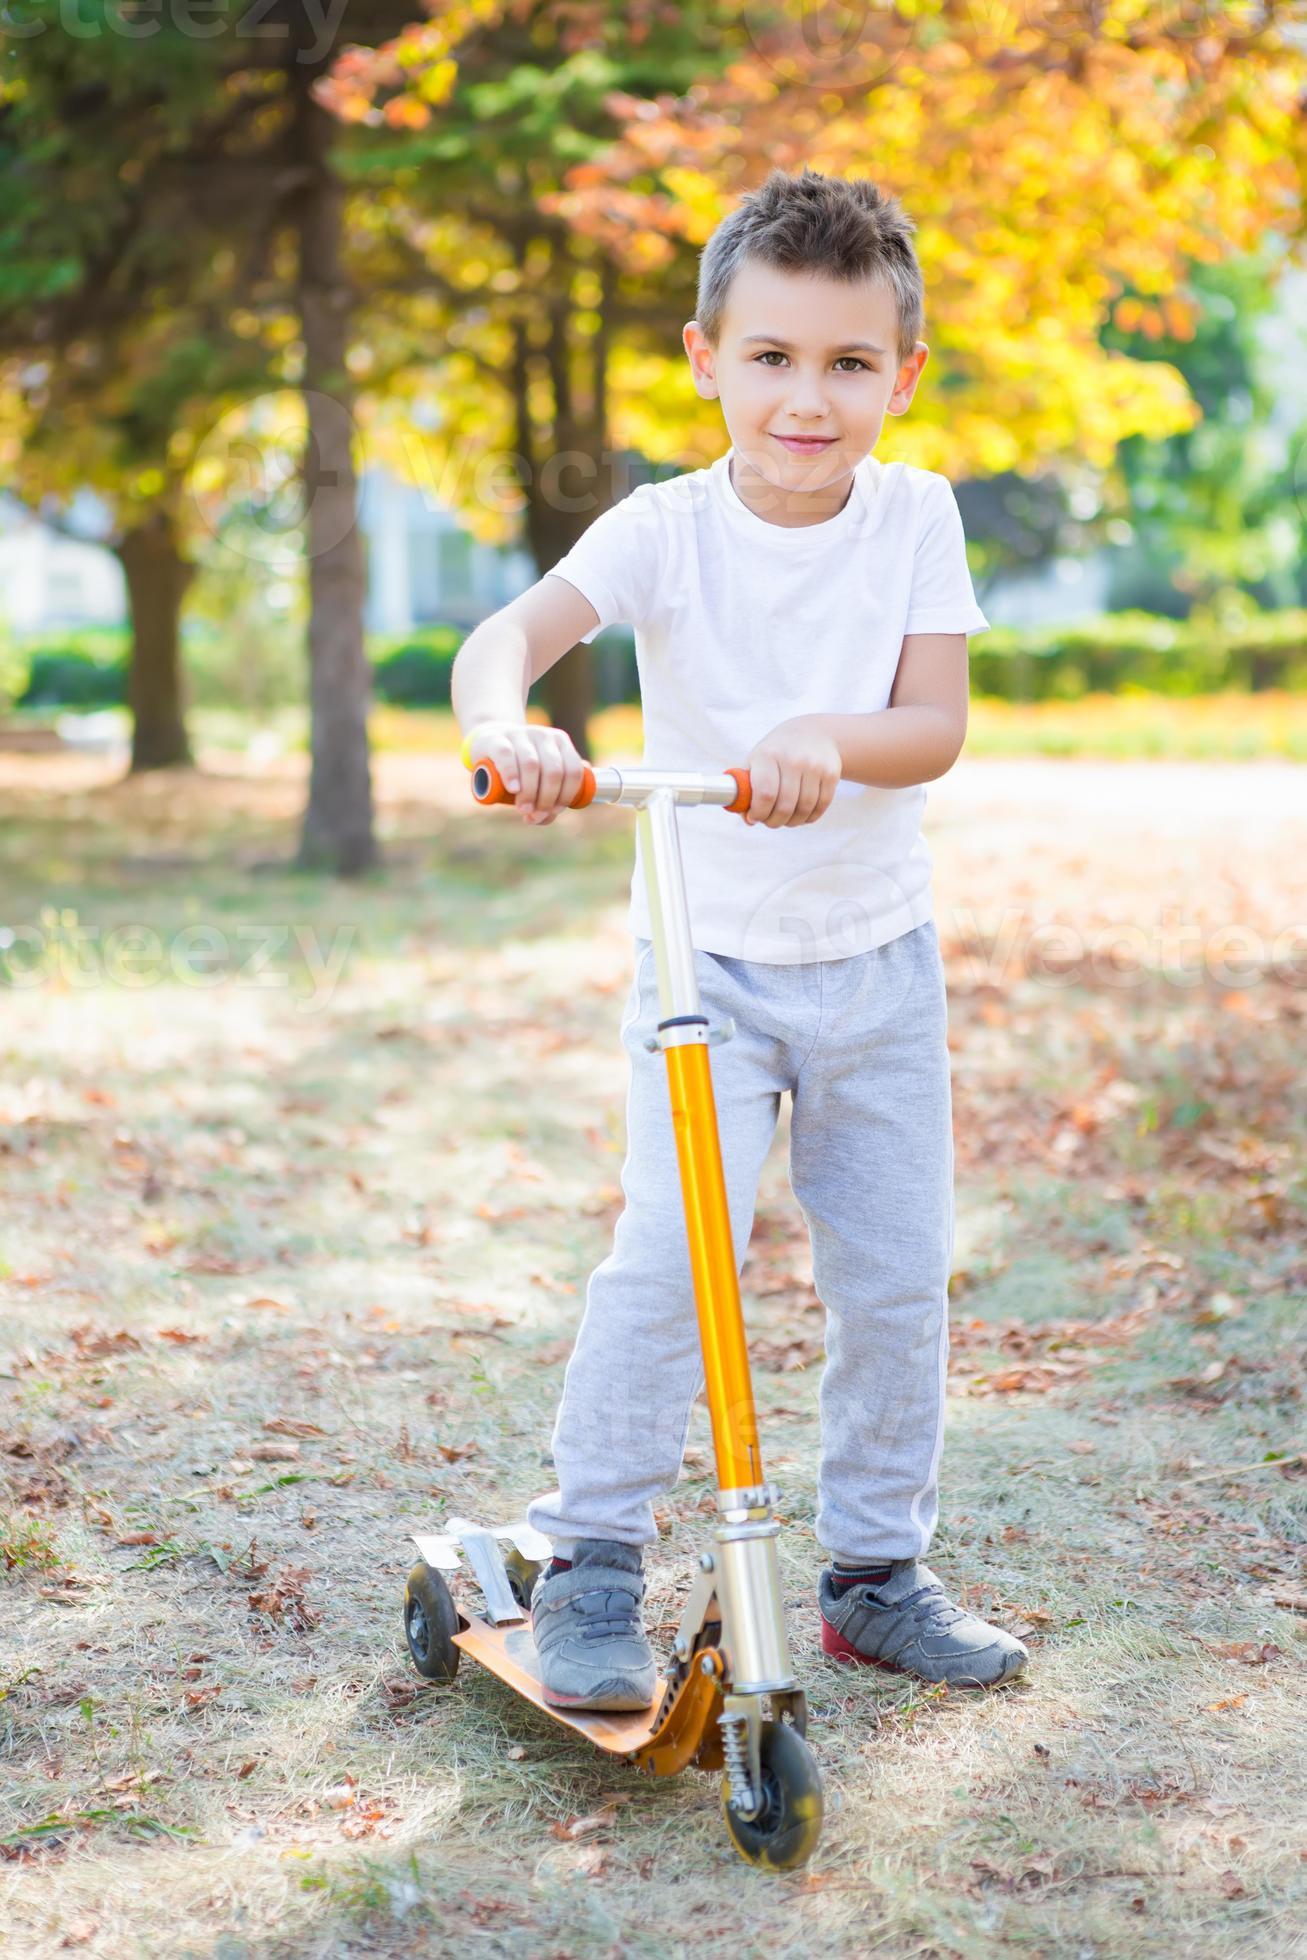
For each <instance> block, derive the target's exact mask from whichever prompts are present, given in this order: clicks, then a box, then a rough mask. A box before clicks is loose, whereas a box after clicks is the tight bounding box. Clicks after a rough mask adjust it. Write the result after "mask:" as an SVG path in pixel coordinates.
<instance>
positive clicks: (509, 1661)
mask: <svg viewBox="0 0 1307 1960" xmlns="http://www.w3.org/2000/svg"><path fill="white" fill-rule="evenodd" d="M458 1623H459V1631H458V1632H457V1633H456V1634H455V1635H454V1645H455V1646H456V1647H460V1648H461V1649H462V1651H463V1652H464V1653H465V1654H470V1655H471V1656H472V1658H473V1660H475V1661H477V1662H479V1663H480V1665H481V1666H482V1667H485V1668H489V1670H490V1672H491V1673H492V1674H497V1675H498V1676H499V1678H500V1680H501V1681H506V1682H507V1683H508V1685H509V1687H510V1688H512V1689H514V1690H515V1692H516V1693H518V1694H519V1695H521V1696H522V1697H523V1698H524V1699H525V1700H526V1701H529V1702H531V1703H532V1704H533V1705H534V1706H535V1707H536V1708H539V1709H540V1710H542V1712H543V1713H544V1714H546V1715H549V1716H552V1718H553V1720H554V1721H555V1722H561V1723H562V1724H563V1726H564V1727H565V1728H569V1729H575V1730H576V1732H577V1734H578V1735H583V1736H584V1737H585V1738H586V1740H587V1742H593V1743H594V1745H595V1746H596V1748H599V1749H605V1750H607V1751H608V1753H609V1754H610V1755H613V1756H630V1755H633V1754H634V1753H635V1751H636V1750H637V1749H641V1748H643V1746H644V1744H645V1743H646V1742H648V1741H649V1739H650V1737H651V1736H652V1735H653V1733H654V1729H655V1726H656V1723H657V1717H658V1711H659V1709H660V1708H661V1707H662V1703H663V1691H664V1689H665V1688H666V1685H667V1683H666V1681H665V1680H664V1679H663V1677H662V1675H659V1677H658V1679H657V1681H656V1682H655V1684H654V1692H653V1699H652V1701H651V1702H650V1703H649V1706H648V1708H635V1709H632V1710H631V1711H630V1712H629V1714H628V1713H626V1712H625V1711H623V1710H620V1709H615V1710H608V1709H596V1708H587V1709H576V1710H572V1709H567V1708H555V1706H554V1704H553V1703H552V1702H549V1701H546V1700H545V1696H544V1689H543V1688H542V1687H541V1685H540V1662H539V1658H538V1656H537V1654H536V1648H535V1641H534V1640H533V1639H532V1637H531V1629H530V1627H529V1626H528V1625H527V1623H526V1621H524V1620H512V1621H509V1622H507V1623H506V1624H505V1625H503V1626H492V1625H491V1624H490V1622H489V1621H488V1620H481V1619H478V1618H477V1617H476V1616H475V1614H471V1615H469V1614H465V1613H460V1614H459V1616H458Z"/></svg>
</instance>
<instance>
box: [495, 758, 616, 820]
mask: <svg viewBox="0 0 1307 1960" xmlns="http://www.w3.org/2000/svg"><path fill="white" fill-rule="evenodd" d="M594 793H595V772H594V770H593V769H592V768H591V767H590V765H589V763H588V762H587V763H586V764H585V770H584V774H583V776H582V779H581V787H580V789H579V790H578V791H577V793H576V795H575V796H574V797H573V798H572V801H571V802H570V803H569V804H568V806H567V807H568V809H569V810H584V809H585V807H586V805H587V803H593V802H594ZM472 794H473V796H475V798H476V800H477V802H478V803H516V802H517V792H516V790H511V789H506V788H505V787H504V779H503V777H502V776H501V775H500V773H499V771H498V769H496V767H495V765H494V763H493V762H491V761H490V760H489V758H488V757H486V756H483V757H482V758H481V760H480V762H478V763H477V764H475V766H474V767H473V770H472Z"/></svg>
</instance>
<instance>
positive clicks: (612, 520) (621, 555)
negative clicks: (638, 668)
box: [549, 483, 663, 643]
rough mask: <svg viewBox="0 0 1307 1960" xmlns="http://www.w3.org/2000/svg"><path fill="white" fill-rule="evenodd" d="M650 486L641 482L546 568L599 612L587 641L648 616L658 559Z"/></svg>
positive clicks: (659, 550) (657, 519)
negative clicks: (556, 561)
mask: <svg viewBox="0 0 1307 1960" xmlns="http://www.w3.org/2000/svg"><path fill="white" fill-rule="evenodd" d="M653 488H654V486H653V485H652V484H647V483H642V484H640V485H639V486H638V488H636V489H634V490H632V491H631V492H630V493H629V495H627V496H625V497H623V498H622V499H621V501H620V502H619V503H616V504H614V505H613V506H612V507H611V509H609V510H605V511H602V512H601V513H600V514H599V516H598V517H596V518H595V520H594V522H593V524H591V525H590V527H589V529H588V530H586V531H583V532H582V534H581V536H580V537H579V538H578V539H577V541H576V543H575V544H574V545H573V546H572V548H571V550H570V551H567V552H565V553H564V554H563V556H562V557H561V558H560V559H559V561H558V563H557V564H556V565H551V566H550V567H549V571H550V573H551V574H552V575H553V576H554V577H555V578H565V579H566V580H567V582H568V584H569V585H574V586H575V587H576V589H577V591H578V592H579V593H580V594H581V596H582V597H583V598H585V599H588V600H589V601H590V604H591V605H592V606H593V607H594V609H595V611H596V612H597V613H598V615H599V624H598V625H597V626H594V627H592V628H591V629H590V631H589V632H588V633H583V634H582V635H581V638H582V640H583V641H586V642H587V643H588V642H589V641H591V640H593V639H594V637H595V635H596V634H597V633H602V632H603V630H604V628H605V627H606V626H616V625H619V624H622V625H627V626H638V625H639V624H640V622H641V621H642V620H644V619H646V618H647V617H648V615H649V611H650V608H651V605H652V602H653V596H654V594H655V593H656V592H657V590H658V581H659V572H660V570H661V566H662V557H663V536H662V524H661V521H660V516H659V511H658V506H657V504H656V502H655V501H654V498H653V496H652V495H651V492H652V490H653Z"/></svg>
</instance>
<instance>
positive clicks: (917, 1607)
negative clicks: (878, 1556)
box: [867, 1586, 967, 1633]
mask: <svg viewBox="0 0 1307 1960" xmlns="http://www.w3.org/2000/svg"><path fill="white" fill-rule="evenodd" d="M867 1603H868V1605H871V1606H879V1605H881V1604H882V1602H881V1601H880V1600H878V1599H877V1598H876V1596H875V1592H874V1590H873V1589H872V1588H871V1587H870V1586H869V1587H868V1588H867ZM885 1610H887V1611H889V1612H891V1613H892V1612H895V1611H897V1612H900V1613H903V1612H907V1613H911V1615H912V1619H913V1623H914V1625H916V1626H919V1627H924V1626H929V1627H930V1628H931V1629H932V1630H934V1631H938V1632H940V1633H946V1632H947V1631H948V1629H949V1627H955V1626H956V1625H957V1623H958V1621H959V1620H965V1619H966V1617H967V1616H966V1614H965V1613H964V1612H963V1610H962V1608H961V1607H960V1606H954V1605H953V1603H952V1601H951V1600H950V1599H949V1598H948V1597H947V1596H946V1594H945V1592H944V1588H943V1587H942V1586H923V1587H922V1589H921V1591H920V1592H915V1593H909V1594H908V1596H907V1598H906V1599H898V1600H895V1601H894V1602H893V1604H892V1605H890V1606H888V1607H887V1608H886V1609H885Z"/></svg>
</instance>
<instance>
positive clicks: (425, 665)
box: [372, 626, 464, 708]
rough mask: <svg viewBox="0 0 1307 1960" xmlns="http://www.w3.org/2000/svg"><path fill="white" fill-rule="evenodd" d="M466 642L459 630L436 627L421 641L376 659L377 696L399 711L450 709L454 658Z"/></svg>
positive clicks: (410, 642)
mask: <svg viewBox="0 0 1307 1960" xmlns="http://www.w3.org/2000/svg"><path fill="white" fill-rule="evenodd" d="M463 640H464V635H463V634H462V633H460V632H459V630H458V628H457V627H456V626H433V627H432V628H431V629H430V631H429V632H427V633H424V634H423V635H422V637H421V638H420V639H413V640H406V641H405V642H404V643H403V644H402V645H400V646H397V647H394V648H393V649H392V650H391V651H389V652H386V653H382V654H381V655H380V657H379V658H378V657H376V656H374V658H373V664H372V691H373V693H374V694H375V695H376V697H377V699H378V700H379V701H389V702H391V703H392V704H393V705H394V706H395V707H399V708H447V707H448V706H449V678H450V674H451V672H452V671H453V666H454V655H455V654H456V653H457V652H458V650H459V648H460V647H461V646H462V644H463Z"/></svg>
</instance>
